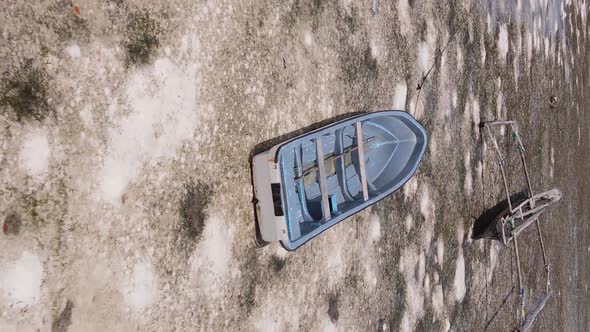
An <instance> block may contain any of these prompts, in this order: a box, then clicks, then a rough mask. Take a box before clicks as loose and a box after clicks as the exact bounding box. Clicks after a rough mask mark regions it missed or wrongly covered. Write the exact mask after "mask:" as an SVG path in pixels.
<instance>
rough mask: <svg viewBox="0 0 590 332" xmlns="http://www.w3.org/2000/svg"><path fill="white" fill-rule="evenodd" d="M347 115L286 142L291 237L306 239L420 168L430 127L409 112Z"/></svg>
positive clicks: (283, 157) (282, 154) (283, 161)
mask: <svg viewBox="0 0 590 332" xmlns="http://www.w3.org/2000/svg"><path fill="white" fill-rule="evenodd" d="M382 113H385V114H380V116H375V117H370V118H367V117H366V116H364V117H360V118H359V119H357V120H356V121H355V120H350V121H346V122H344V123H343V124H340V125H335V126H333V127H328V128H326V129H324V130H321V131H320V132H317V133H315V134H314V135H306V136H303V137H300V138H298V139H295V140H294V141H292V142H289V143H288V144H286V145H284V146H283V147H281V148H280V150H279V153H278V157H279V164H280V170H281V178H282V184H283V186H282V187H283V199H284V209H285V214H286V218H287V226H288V227H287V228H288V232H289V234H288V235H289V239H290V240H291V241H292V242H298V243H301V244H302V243H305V242H306V241H307V240H309V239H311V238H313V237H314V236H315V235H317V234H319V233H321V231H323V230H325V229H327V228H329V227H330V226H332V225H334V224H335V223H338V222H339V221H341V220H343V219H344V218H346V217H348V216H350V215H352V214H354V213H356V212H358V211H360V210H361V209H362V208H364V207H366V206H367V205H370V204H372V203H374V202H376V201H377V200H379V199H381V198H383V197H384V196H385V195H388V194H390V193H391V192H393V191H394V190H396V189H398V188H399V187H400V186H401V185H403V183H405V182H406V181H407V180H408V179H409V178H410V177H411V176H412V175H413V173H414V172H415V170H416V168H417V165H418V163H419V162H420V159H421V157H422V154H423V152H424V149H425V144H426V140H427V138H426V133H425V131H424V129H423V128H422V127H421V126H420V125H419V124H418V122H416V120H414V119H413V118H412V117H411V116H409V115H408V114H407V113H404V112H382ZM377 114H379V113H377Z"/></svg>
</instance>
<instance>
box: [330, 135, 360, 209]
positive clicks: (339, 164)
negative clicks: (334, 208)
mask: <svg viewBox="0 0 590 332" xmlns="http://www.w3.org/2000/svg"><path fill="white" fill-rule="evenodd" d="M334 153H335V154H344V128H341V129H338V130H336V144H335V146H334ZM334 164H335V165H334V166H335V168H336V177H337V178H338V184H339V185H340V189H341V191H342V196H343V197H344V200H345V201H354V200H355V199H354V197H353V196H352V194H351V193H350V191H348V184H347V182H348V181H347V180H346V164H345V162H344V158H338V159H336V160H335V161H334Z"/></svg>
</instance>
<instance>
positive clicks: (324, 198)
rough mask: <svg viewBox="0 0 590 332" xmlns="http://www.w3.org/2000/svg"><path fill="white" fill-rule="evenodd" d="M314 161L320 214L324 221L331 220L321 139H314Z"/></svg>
mask: <svg viewBox="0 0 590 332" xmlns="http://www.w3.org/2000/svg"><path fill="white" fill-rule="evenodd" d="M315 149H316V160H317V163H318V171H319V173H320V174H319V175H320V193H321V194H322V213H323V215H324V221H328V220H330V219H332V214H331V213H330V202H329V199H328V181H327V180H326V165H325V164H324V148H323V146H322V137H321V136H320V137H318V138H316V139H315Z"/></svg>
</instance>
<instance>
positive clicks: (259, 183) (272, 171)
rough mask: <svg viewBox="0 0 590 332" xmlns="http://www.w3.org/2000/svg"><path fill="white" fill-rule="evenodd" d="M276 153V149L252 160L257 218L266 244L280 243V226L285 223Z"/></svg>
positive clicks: (258, 155)
mask: <svg viewBox="0 0 590 332" xmlns="http://www.w3.org/2000/svg"><path fill="white" fill-rule="evenodd" d="M275 152H276V149H271V150H268V151H266V152H263V153H260V154H257V155H256V156H254V158H253V159H252V168H253V172H252V180H253V183H254V196H255V205H256V218H257V221H258V228H259V231H260V236H261V237H262V240H264V241H266V242H274V241H278V240H279V236H278V229H279V225H281V222H282V224H284V223H285V220H284V219H285V217H284V212H283V206H282V199H281V185H280V182H281V181H280V173H279V169H278V165H277V164H276V163H275V159H274V157H275Z"/></svg>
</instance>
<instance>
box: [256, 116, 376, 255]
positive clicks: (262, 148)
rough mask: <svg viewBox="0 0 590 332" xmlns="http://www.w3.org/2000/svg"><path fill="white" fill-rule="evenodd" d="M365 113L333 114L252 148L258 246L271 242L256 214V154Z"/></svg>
mask: <svg viewBox="0 0 590 332" xmlns="http://www.w3.org/2000/svg"><path fill="white" fill-rule="evenodd" d="M365 113H368V112H350V113H345V114H341V115H337V116H333V117H331V118H328V119H324V120H322V121H319V122H316V123H313V124H310V125H309V126H306V127H303V128H299V129H297V130H294V131H292V132H289V133H286V134H283V135H280V136H277V137H273V138H271V139H268V140H266V141H264V142H261V143H258V144H256V145H255V146H254V147H253V148H252V150H250V155H249V156H248V163H249V164H250V184H251V185H252V209H253V210H254V224H255V229H256V234H255V243H256V246H257V247H264V246H266V245H268V244H269V242H266V241H264V240H263V239H262V236H261V234H260V226H259V223H258V215H257V214H256V203H257V201H256V195H255V193H254V169H253V165H252V160H253V158H254V156H255V155H257V154H259V153H261V152H264V151H266V150H268V149H270V148H272V147H273V146H275V145H277V144H279V143H281V142H285V141H288V140H290V139H292V138H295V137H297V136H300V135H303V134H305V133H308V132H311V131H314V130H316V129H318V128H321V127H324V126H327V125H329V124H331V123H334V122H337V121H341V120H344V119H347V118H350V117H353V116H357V115H361V114H365Z"/></svg>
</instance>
